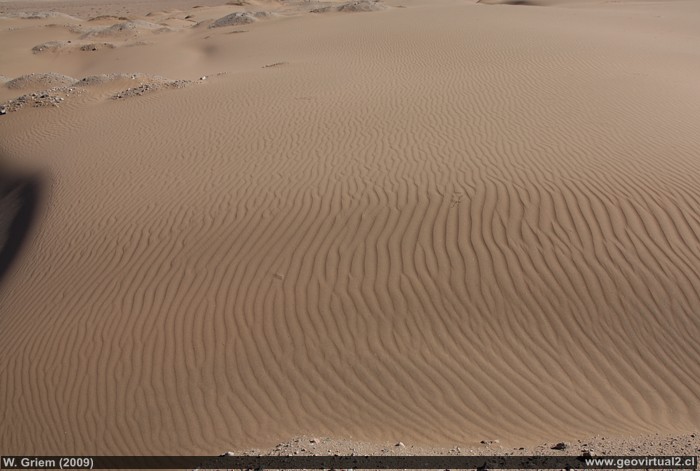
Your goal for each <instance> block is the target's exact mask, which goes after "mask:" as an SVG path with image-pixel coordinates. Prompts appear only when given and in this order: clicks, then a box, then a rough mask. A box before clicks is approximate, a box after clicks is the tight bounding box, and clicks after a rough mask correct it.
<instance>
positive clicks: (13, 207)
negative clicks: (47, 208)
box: [0, 164, 42, 285]
mask: <svg viewBox="0 0 700 471" xmlns="http://www.w3.org/2000/svg"><path fill="white" fill-rule="evenodd" d="M41 189H42V184H41V178H40V177H38V176H33V175H32V176H28V175H20V174H13V173H12V172H11V171H9V170H8V169H7V168H6V166H4V165H2V164H0V285H1V284H2V282H3V281H4V279H5V277H6V276H7V275H8V273H9V271H10V268H11V267H12V265H13V263H14V262H15V260H16V259H17V257H18V255H19V253H20V251H21V250H22V247H23V246H24V245H25V244H26V242H27V239H28V238H29V234H30V231H31V228H32V226H33V225H34V223H35V222H36V218H37V213H38V209H39V201H40V199H41Z"/></svg>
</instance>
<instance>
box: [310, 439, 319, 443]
mask: <svg viewBox="0 0 700 471" xmlns="http://www.w3.org/2000/svg"><path fill="white" fill-rule="evenodd" d="M309 443H318V438H312V439H311V440H309Z"/></svg>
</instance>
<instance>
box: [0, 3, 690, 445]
mask: <svg viewBox="0 0 700 471" xmlns="http://www.w3.org/2000/svg"><path fill="white" fill-rule="evenodd" d="M387 3H388V6H389V7H392V8H387V9H384V10H382V11H377V12H360V13H356V14H346V13H343V12H337V13H328V14H324V15H316V14H313V13H308V14H306V13H304V14H299V15H297V16H293V15H290V16H284V15H281V16H279V17H275V18H273V19H263V20H260V21H256V22H254V23H253V24H250V25H245V26H246V32H245V33H244V34H230V31H229V30H227V29H226V27H222V28H215V29H210V28H196V27H192V28H187V29H184V30H182V31H181V32H179V33H169V32H164V33H162V34H158V35H154V36H153V37H152V38H150V37H149V41H152V44H150V45H145V46H143V47H131V48H127V47H117V48H114V49H105V50H100V51H95V54H96V55H93V56H86V55H85V54H82V52H80V51H78V52H75V53H71V55H69V56H66V57H65V58H64V60H56V59H55V58H53V59H52V56H51V55H50V54H40V55H37V54H33V53H32V52H31V47H32V46H34V45H36V44H39V43H41V42H42V41H46V40H50V39H51V38H49V37H48V35H47V34H46V33H45V32H42V31H43V30H41V29H39V28H37V29H36V30H37V31H39V32H37V33H36V36H37V37H36V38H35V39H37V40H36V41H32V39H33V38H32V37H29V38H26V37H25V36H30V34H29V33H28V32H27V31H25V30H20V31H11V32H8V31H5V30H3V32H0V34H5V35H9V34H13V35H23V36H22V39H21V41H22V42H26V43H27V47H26V54H27V57H26V62H24V63H22V62H21V61H19V59H21V57H22V54H23V52H22V51H24V50H25V49H24V48H23V46H22V47H20V46H19V43H18V44H17V47H16V48H12V49H11V50H10V49H8V52H7V54H8V55H9V54H12V57H15V58H17V60H18V61H15V62H13V65H12V69H13V70H8V71H4V70H0V74H3V75H6V76H8V77H9V76H12V77H17V76H19V75H21V74H26V73H30V72H37V73H38V72H46V71H48V70H51V71H55V72H59V73H62V74H66V75H68V76H70V77H83V76H86V75H89V74H98V73H115V72H127V73H131V72H134V71H141V72H145V73H160V74H162V75H163V76H167V77H169V78H182V79H196V78H198V77H199V76H208V78H207V80H200V81H199V82H198V83H197V84H195V85H192V86H188V87H186V88H183V89H173V90H162V91H157V92H155V93H149V94H144V95H143V96H136V97H133V98H126V99H122V100H111V99H109V98H108V97H109V96H111V94H112V91H111V89H110V90H108V89H107V88H100V87H97V88H94V89H92V91H89V92H86V93H84V94H81V95H79V96H76V97H75V98H74V99H70V100H69V99H67V100H66V102H65V103H61V105H60V107H58V108H50V109H33V108H31V107H28V108H26V109H22V110H20V111H18V112H13V113H10V114H8V115H5V116H0V156H1V157H2V158H3V159H4V160H5V161H6V162H7V164H8V165H12V164H15V165H17V164H20V163H21V165H23V166H29V167H31V168H33V169H37V170H38V171H40V172H41V173H42V175H43V178H42V180H41V181H42V182H43V183H42V184H43V188H42V194H43V195H46V196H45V198H44V201H43V202H42V206H41V208H40V210H39V211H38V213H37V214H38V219H37V220H36V221H35V223H34V226H33V228H32V231H30V232H29V239H28V240H26V241H25V242H24V244H23V245H22V252H21V253H20V254H19V255H18V257H17V258H16V260H15V261H14V262H13V264H12V266H11V267H10V270H11V271H10V272H9V273H8V274H7V275H6V276H4V277H3V278H2V280H1V282H2V284H0V398H1V399H0V418H1V420H0V424H1V425H0V448H1V449H2V450H4V452H6V453H7V454H12V453H20V452H27V451H35V452H41V453H43V454H51V453H102V454H107V453H143V454H160V453H165V454H167V453H213V452H218V451H220V450H224V449H230V448H236V447H239V448H242V447H248V446H266V445H268V444H272V443H273V442H275V441H277V440H285V439H288V438H289V437H290V436H295V435H299V434H309V435H311V434H318V435H323V436H330V437H338V438H353V439H356V440H367V441H389V440H392V441H395V440H398V439H401V440H403V441H404V442H408V441H411V442H415V443H422V444H442V445H451V444H459V443H475V442H477V441H479V440H481V439H483V438H499V439H501V440H502V441H506V442H507V441H511V442H518V443H534V442H536V441H547V440H554V439H570V438H576V437H583V436H587V435H592V434H596V433H606V434H611V435H625V434H642V433H653V432H657V431H658V432H664V433H685V432H688V431H691V430H696V429H697V428H698V427H699V426H700V408H699V407H698V404H699V394H700V393H699V391H700V388H699V386H700V380H699V379H698V378H700V361H699V360H700V343H699V340H698V339H700V321H699V320H698V312H700V289H699V287H700V238H699V236H698V234H700V209H699V208H700V188H699V187H698V185H697V182H698V181H700V163H699V162H698V155H700V120H699V119H698V116H700V114H699V113H700V93H699V92H698V89H697V79H698V77H700V61H698V60H697V58H698V54H699V53H700V50H698V48H697V44H698V42H697V41H695V42H694V41H688V37H689V36H690V37H694V38H696V39H697V35H698V33H697V32H696V31H695V30H694V29H693V28H691V25H692V22H691V21H690V20H689V19H688V18H693V16H692V15H695V17H694V18H697V16H698V15H699V14H700V8H698V7H697V6H696V5H694V4H693V3H692V2H691V3H688V2H668V3H667V4H665V5H662V6H659V5H655V4H649V5H647V4H631V5H628V4H620V5H597V4H592V5H590V6H588V7H583V6H580V5H578V6H576V7H575V8H568V7H566V5H559V6H557V5H553V6H552V5H550V6H547V7H537V8H535V7H533V8H522V7H521V6H515V5H498V6H494V5H483V4H476V3H470V2H454V1H440V2H432V1H431V2H427V1H426V2H424V3H421V2H418V1H416V2H407V4H406V5H405V6H406V8H396V6H398V4H395V3H391V2H387ZM256 8H257V6H256ZM192 12H193V13H192V14H195V15H200V16H202V15H204V14H203V13H201V12H199V10H198V9H195V10H192ZM220 13H221V14H220V15H219V17H223V16H225V14H229V12H226V11H222V12H220ZM662 13H663V14H664V15H665V17H664V18H657V15H661V14H662ZM217 15H218V13H217ZM204 16H205V15H204ZM211 16H212V18H211V19H215V18H214V16H215V15H213V14H212V15H211ZM203 19H204V18H195V19H194V20H193V23H194V22H195V20H196V21H200V20H203ZM8 21H9V20H8ZM12 21H15V22H16V21H30V20H12ZM149 21H154V22H157V20H154V19H149ZM228 28H229V29H231V27H228ZM60 34H64V33H60ZM66 34H68V33H66ZM693 35H694V36H693ZM18 37H19V36H18ZM205 37H208V39H206V38H205ZM57 39H61V38H57ZM81 54H82V55H81ZM86 54H87V53H86ZM168 54H169V55H168ZM117 58H118V59H119V61H116V59H117ZM23 64H24V65H23ZM266 65H274V67H264V66H266ZM117 68H120V70H116V69H117ZM20 69H23V70H20ZM24 69H26V70H24ZM156 69H158V70H156ZM217 71H221V72H225V74H223V75H218V76H217V75H216V74H215V73H216V72H217ZM2 93H3V95H2V96H3V97H5V96H7V97H10V96H12V93H11V91H8V90H7V89H4V90H3V92H2Z"/></svg>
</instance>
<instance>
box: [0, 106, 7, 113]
mask: <svg viewBox="0 0 700 471" xmlns="http://www.w3.org/2000/svg"><path fill="white" fill-rule="evenodd" d="M4 114H7V109H6V108H5V107H4V106H3V107H0V115H4Z"/></svg>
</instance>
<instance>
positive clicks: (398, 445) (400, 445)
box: [394, 442, 406, 448]
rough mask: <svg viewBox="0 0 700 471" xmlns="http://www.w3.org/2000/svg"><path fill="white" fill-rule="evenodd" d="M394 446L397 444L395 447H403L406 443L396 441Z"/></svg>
mask: <svg viewBox="0 0 700 471" xmlns="http://www.w3.org/2000/svg"><path fill="white" fill-rule="evenodd" d="M394 446H397V447H399V448H403V447H405V446H406V445H404V444H403V442H399V443H397V444H396V445H394Z"/></svg>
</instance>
